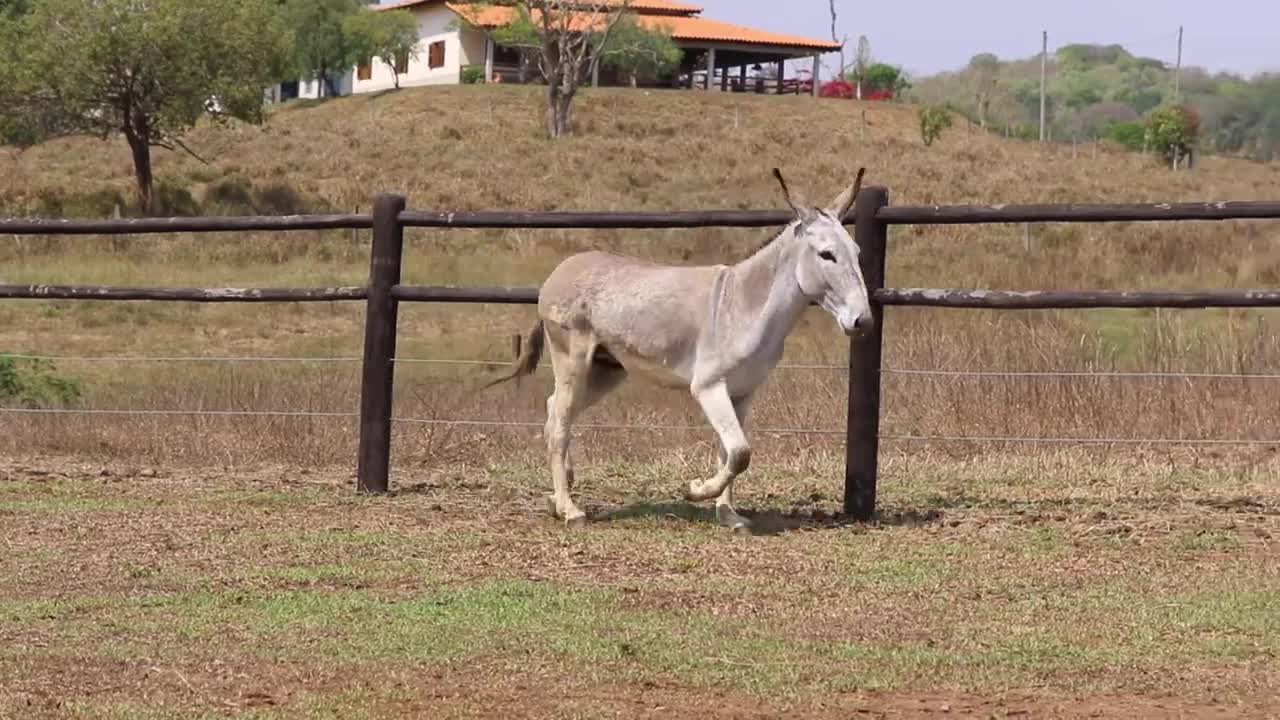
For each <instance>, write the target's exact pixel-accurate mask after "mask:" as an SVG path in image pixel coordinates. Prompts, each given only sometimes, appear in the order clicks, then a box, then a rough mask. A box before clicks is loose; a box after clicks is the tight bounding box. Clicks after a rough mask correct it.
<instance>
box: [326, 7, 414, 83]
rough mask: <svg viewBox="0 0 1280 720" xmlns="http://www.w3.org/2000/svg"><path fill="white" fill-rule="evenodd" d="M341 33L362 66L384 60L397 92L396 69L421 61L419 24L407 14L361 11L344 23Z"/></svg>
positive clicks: (394, 11)
mask: <svg viewBox="0 0 1280 720" xmlns="http://www.w3.org/2000/svg"><path fill="white" fill-rule="evenodd" d="M342 33H343V35H345V36H346V38H347V43H348V44H349V45H350V46H351V49H352V53H353V54H354V55H355V56H356V58H357V59H358V61H359V62H371V61H372V58H375V57H376V58H378V59H380V60H382V62H383V63H384V64H385V65H386V66H387V67H388V68H390V69H391V76H392V78H393V79H394V82H395V86H396V87H397V88H399V87H400V73H399V71H398V69H397V68H398V67H399V66H402V65H403V66H407V65H408V64H409V61H410V60H412V59H414V58H417V57H418V20H417V18H415V17H414V16H413V13H411V12H409V11H408V10H388V11H381V12H374V11H372V10H362V11H360V12H357V13H356V14H354V15H349V16H347V17H346V18H345V19H344V20H343V21H342Z"/></svg>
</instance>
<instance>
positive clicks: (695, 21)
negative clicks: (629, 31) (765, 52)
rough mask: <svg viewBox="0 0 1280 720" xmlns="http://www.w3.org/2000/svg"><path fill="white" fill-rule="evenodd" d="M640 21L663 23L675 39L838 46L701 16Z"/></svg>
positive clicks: (651, 24)
mask: <svg viewBox="0 0 1280 720" xmlns="http://www.w3.org/2000/svg"><path fill="white" fill-rule="evenodd" d="M640 23H641V24H642V25H646V26H649V27H657V26H664V25H665V26H666V27H667V28H669V29H670V30H671V37H673V38H675V39H677V40H706V41H710V42H728V43H745V44H749V45H783V46H786V47H801V48H812V49H814V50H828V51H830V50H839V49H840V44H839V43H833V42H831V41H830V40H815V39H813V38H807V37H802V36H800V35H785V34H783V33H775V32H769V31H767V30H756V29H755V28H749V27H746V26H744V25H734V24H733V23H727V22H723V21H720V20H712V19H711V18H704V17H660V16H652V15H641V16H640Z"/></svg>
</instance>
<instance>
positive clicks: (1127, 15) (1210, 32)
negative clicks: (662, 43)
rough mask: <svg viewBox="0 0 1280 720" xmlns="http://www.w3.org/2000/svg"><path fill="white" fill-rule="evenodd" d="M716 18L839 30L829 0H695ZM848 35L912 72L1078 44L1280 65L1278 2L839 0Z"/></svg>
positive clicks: (1205, 61)
mask: <svg viewBox="0 0 1280 720" xmlns="http://www.w3.org/2000/svg"><path fill="white" fill-rule="evenodd" d="M685 1H686V2H690V3H692V4H696V5H701V6H702V7H703V8H704V10H703V15H704V16H706V17H711V18H715V19H717V20H724V21H727V22H737V23H740V24H743V25H751V26H754V27H759V28H761V29H765V30H774V31H777V32H787V33H796V34H800V35H806V36H810V37H821V38H824V39H825V38H829V37H830V36H831V14H830V10H829V4H828V0H782V1H779V0H685ZM836 14H837V16H838V17H839V22H838V26H837V31H838V33H839V34H840V35H841V36H843V35H845V34H848V35H849V45H847V46H846V47H847V48H853V47H856V45H857V41H858V35H859V34H865V35H866V36H867V38H868V39H869V40H870V41H871V50H872V53H873V54H874V55H875V56H876V58H877V59H881V60H884V61H886V62H889V63H891V64H894V65H902V66H903V67H904V69H906V70H907V71H908V72H909V73H912V74H915V75H919V74H931V73H935V72H939V71H942V70H953V69H958V68H960V67H963V66H964V65H965V63H967V62H968V61H969V58H970V57H972V56H973V55H975V54H976V53H979V52H983V51H986V52H994V53H995V54H997V55H999V56H1000V57H1001V58H1004V59H1012V58H1018V57H1027V56H1030V55H1034V54H1037V53H1039V52H1040V33H1041V31H1048V33H1049V51H1050V52H1053V49H1054V48H1055V47H1058V46H1060V45H1067V44H1070V43H1077V42H1090V43H1101V44H1110V43H1119V44H1121V45H1124V46H1125V47H1126V48H1127V49H1129V50H1130V51H1132V52H1134V53H1135V54H1139V55H1144V56H1148V57H1154V58H1159V59H1162V60H1166V61H1167V62H1169V63H1170V64H1171V65H1172V64H1173V62H1174V60H1175V59H1176V58H1177V54H1178V26H1179V25H1180V24H1181V25H1183V26H1184V29H1183V49H1182V62H1183V64H1184V65H1199V66H1201V67H1206V68H1208V69H1209V70H1210V71H1217V70H1230V71H1234V72H1241V73H1244V74H1246V75H1250V74H1253V73H1255V72H1259V71H1262V70H1280V2H1277V1H1276V0H1212V1H1210V2H1206V1H1205V0H1195V1H1193V0H1057V1H1056V2H1044V1H1043V0H1040V1H1037V0H931V1H929V2H923V1H920V0H914V1H913V0H836Z"/></svg>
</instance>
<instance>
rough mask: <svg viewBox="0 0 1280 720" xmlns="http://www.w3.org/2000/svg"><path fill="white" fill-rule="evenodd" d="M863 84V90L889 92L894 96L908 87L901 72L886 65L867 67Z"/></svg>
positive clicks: (877, 64)
mask: <svg viewBox="0 0 1280 720" xmlns="http://www.w3.org/2000/svg"><path fill="white" fill-rule="evenodd" d="M864 84H865V85H866V87H865V88H864V89H865V90H875V91H879V92H891V93H893V94H894V95H895V96H896V95H898V94H899V93H901V92H902V91H903V90H905V89H906V88H908V87H910V83H908V82H907V79H906V77H904V76H903V74H902V70H900V69H898V68H896V67H894V66H892V65H889V64H887V63H874V64H872V65H871V66H870V67H868V68H867V72H866V75H865V78H864Z"/></svg>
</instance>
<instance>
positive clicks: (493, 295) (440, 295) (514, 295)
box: [391, 285, 538, 305]
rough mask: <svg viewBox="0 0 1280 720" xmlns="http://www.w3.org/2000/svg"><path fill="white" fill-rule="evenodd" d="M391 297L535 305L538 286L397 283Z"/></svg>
mask: <svg viewBox="0 0 1280 720" xmlns="http://www.w3.org/2000/svg"><path fill="white" fill-rule="evenodd" d="M391 297H393V298H395V299H396V300H403V301H405V302H441V303H496V304H499V305H536V304H538V288H536V287H533V288H508V287H487V288H486V287H445V286H442V285H397V286H395V287H393V288H391Z"/></svg>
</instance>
